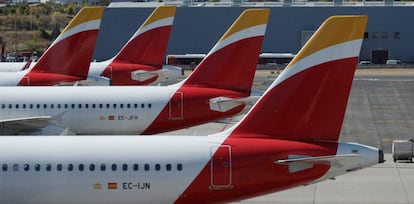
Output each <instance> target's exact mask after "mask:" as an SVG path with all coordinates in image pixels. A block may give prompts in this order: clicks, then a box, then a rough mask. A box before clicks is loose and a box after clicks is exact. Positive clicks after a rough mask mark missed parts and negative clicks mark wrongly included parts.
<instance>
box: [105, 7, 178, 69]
mask: <svg viewBox="0 0 414 204" xmlns="http://www.w3.org/2000/svg"><path fill="white" fill-rule="evenodd" d="M175 10H176V7H175V6H159V7H157V8H156V9H155V10H154V11H153V12H152V14H151V15H150V16H149V17H148V18H147V20H145V22H144V23H143V24H142V25H141V27H140V28H139V29H138V30H137V31H136V32H135V33H134V35H133V36H132V37H131V39H129V41H128V42H127V43H126V44H125V46H124V47H123V48H122V49H121V51H119V53H118V54H117V55H116V56H115V57H114V59H113V63H130V64H141V65H149V66H157V67H159V68H160V69H161V67H162V64H163V62H164V57H165V52H166V50H167V45H168V40H169V38H170V33H171V29H172V24H173V21H174V16H175Z"/></svg>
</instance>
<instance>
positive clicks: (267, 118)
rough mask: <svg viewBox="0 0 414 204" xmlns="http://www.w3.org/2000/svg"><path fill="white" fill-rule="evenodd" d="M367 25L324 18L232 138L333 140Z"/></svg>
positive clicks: (361, 20) (349, 19)
mask: <svg viewBox="0 0 414 204" xmlns="http://www.w3.org/2000/svg"><path fill="white" fill-rule="evenodd" d="M366 22H367V17H366V16H336V17H331V18H329V19H328V20H326V21H325V23H324V24H322V26H321V27H320V28H319V29H318V31H317V32H316V33H315V34H314V35H313V37H312V38H311V39H310V40H309V41H308V43H307V44H306V45H305V46H304V47H303V49H302V50H301V51H300V52H299V53H298V55H297V56H296V57H295V59H293V61H292V62H291V63H290V64H289V65H288V66H287V67H286V69H285V70H284V71H283V72H282V73H281V74H280V76H279V77H278V78H277V79H276V81H275V82H274V83H273V84H272V85H271V86H270V87H269V89H268V91H267V92H266V93H265V95H263V96H262V98H261V99H260V100H259V101H258V102H257V104H256V105H255V106H254V107H253V109H252V110H251V111H250V112H249V113H248V114H247V115H246V117H245V118H244V119H243V120H242V121H241V122H240V124H238V126H235V127H234V130H233V132H232V135H231V136H232V137H275V138H280V139H290V140H326V141H337V140H338V138H339V134H340V130H341V126H342V121H343V117H344V114H345V109H346V104H347V101H348V96H349V92H350V89H351V85H352V80H353V76H354V71H355V67H356V64H357V60H358V55H359V51H360V48H361V43H362V38H363V34H364V32H365V26H366Z"/></svg>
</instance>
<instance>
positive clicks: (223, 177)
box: [210, 145, 232, 189]
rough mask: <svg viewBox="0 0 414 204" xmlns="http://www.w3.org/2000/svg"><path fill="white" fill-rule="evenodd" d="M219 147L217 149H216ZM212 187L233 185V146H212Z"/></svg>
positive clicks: (220, 187)
mask: <svg viewBox="0 0 414 204" xmlns="http://www.w3.org/2000/svg"><path fill="white" fill-rule="evenodd" d="M216 148H217V151H214V150H215V149H216ZM210 153H211V155H212V158H211V164H210V165H211V188H213V189H226V188H231V187H232V184H231V182H232V178H231V177H232V164H231V147H230V146H228V145H221V146H218V147H217V146H213V147H211V148H210Z"/></svg>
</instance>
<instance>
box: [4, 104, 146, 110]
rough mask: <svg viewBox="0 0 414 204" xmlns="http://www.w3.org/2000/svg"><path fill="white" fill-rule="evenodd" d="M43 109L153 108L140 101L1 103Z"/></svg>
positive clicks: (16, 106)
mask: <svg viewBox="0 0 414 204" xmlns="http://www.w3.org/2000/svg"><path fill="white" fill-rule="evenodd" d="M20 108H21V109H41V108H43V109H47V108H49V109H54V108H56V109H61V108H64V109H68V108H72V109H74V108H78V109H82V108H85V109H88V108H92V109H95V108H99V109H102V108H135V109H136V108H152V104H151V103H148V104H144V103H141V104H138V103H134V104H131V103H127V104H123V103H121V104H117V103H113V104H109V103H106V104H103V103H99V104H95V103H93V104H88V103H86V104H80V103H79V104H73V103H72V104H1V109H20Z"/></svg>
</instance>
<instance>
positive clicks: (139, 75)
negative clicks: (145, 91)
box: [131, 69, 169, 82]
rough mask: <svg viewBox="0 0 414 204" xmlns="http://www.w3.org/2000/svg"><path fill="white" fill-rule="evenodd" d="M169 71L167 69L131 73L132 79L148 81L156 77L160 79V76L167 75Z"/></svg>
mask: <svg viewBox="0 0 414 204" xmlns="http://www.w3.org/2000/svg"><path fill="white" fill-rule="evenodd" d="M168 72H169V71H168V70H165V69H159V70H155V71H145V70H137V71H133V72H131V78H132V79H133V80H136V81H141V82H143V81H147V80H149V79H152V78H154V77H156V78H159V77H160V76H164V75H167V73H168Z"/></svg>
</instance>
